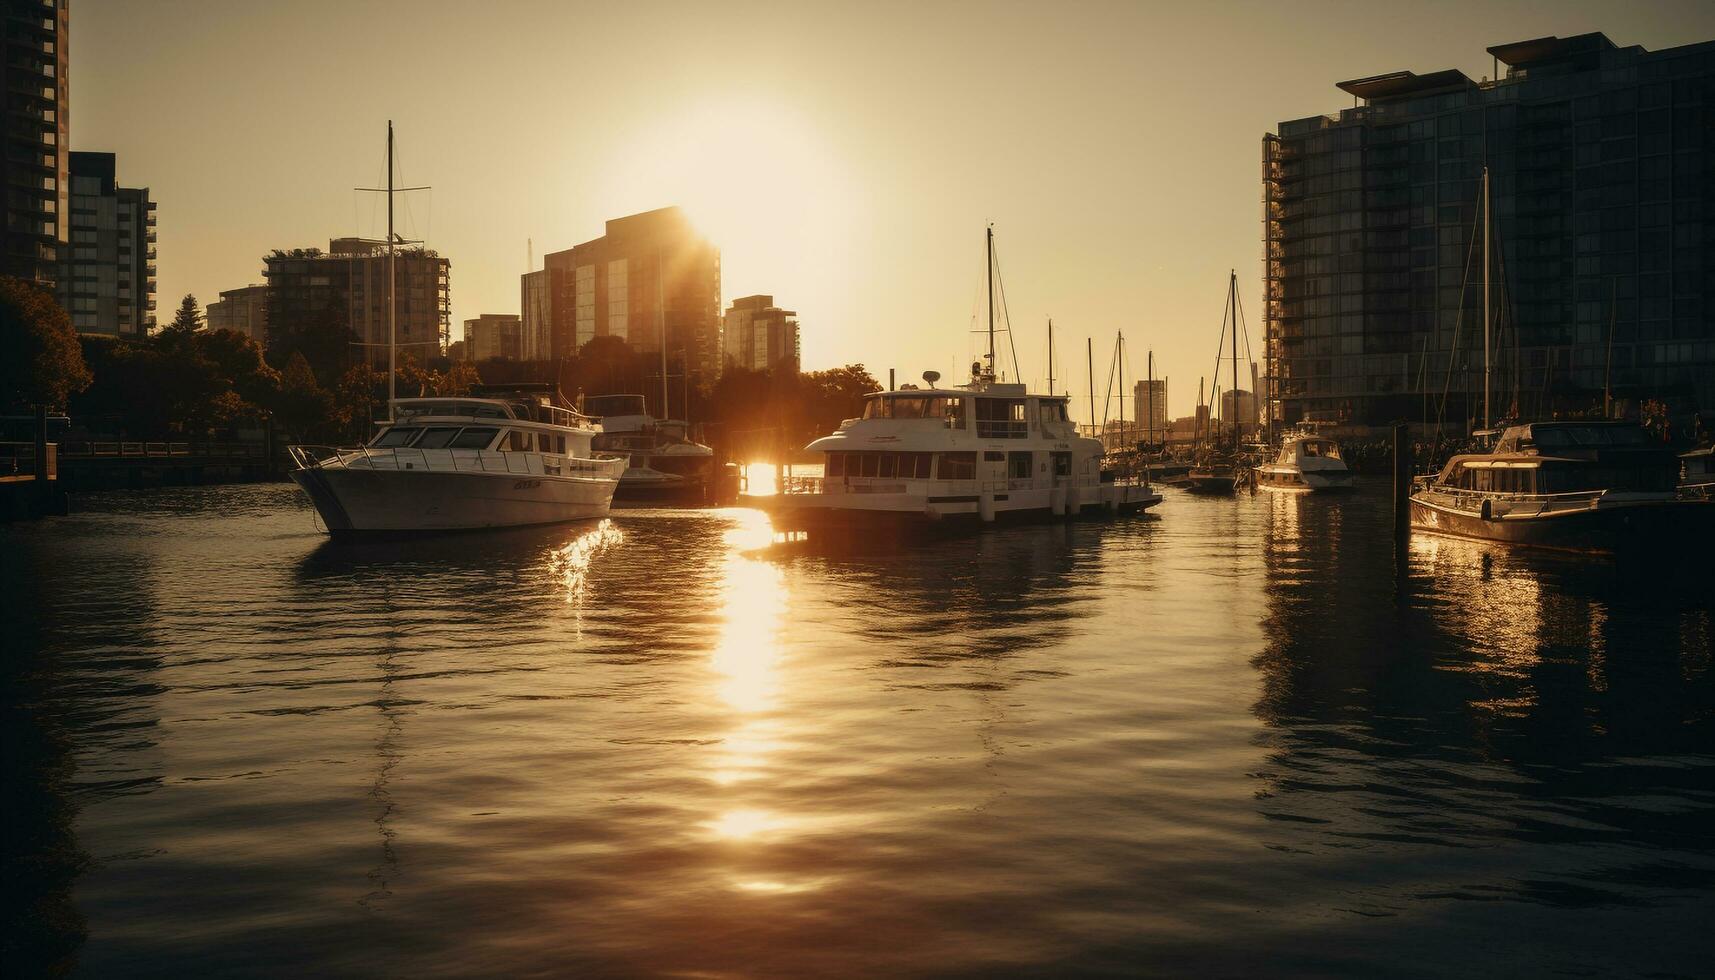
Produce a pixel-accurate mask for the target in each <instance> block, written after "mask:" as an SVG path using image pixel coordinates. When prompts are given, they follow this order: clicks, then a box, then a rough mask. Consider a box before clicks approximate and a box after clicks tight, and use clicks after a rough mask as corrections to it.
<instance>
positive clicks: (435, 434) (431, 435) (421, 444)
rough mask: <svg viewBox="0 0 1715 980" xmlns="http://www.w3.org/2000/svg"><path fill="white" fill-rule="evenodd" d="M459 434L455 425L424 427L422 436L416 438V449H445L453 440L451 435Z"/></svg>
mask: <svg viewBox="0 0 1715 980" xmlns="http://www.w3.org/2000/svg"><path fill="white" fill-rule="evenodd" d="M458 434H459V430H458V429H457V427H451V426H448V427H441V426H437V427H435V428H430V429H424V430H423V438H421V439H418V440H417V448H418V449H445V448H447V445H448V444H449V443H451V442H452V441H453V436H456V435H458Z"/></svg>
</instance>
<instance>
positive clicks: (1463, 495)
mask: <svg viewBox="0 0 1715 980" xmlns="http://www.w3.org/2000/svg"><path fill="white" fill-rule="evenodd" d="M1422 486H1423V488H1424V489H1426V490H1428V491H1430V492H1433V493H1435V494H1437V495H1445V496H1447V497H1450V498H1452V503H1453V506H1454V507H1456V508H1457V509H1459V510H1471V511H1479V510H1482V508H1483V501H1485V500H1487V501H1493V502H1495V503H1503V504H1508V505H1510V506H1509V510H1517V509H1518V507H1517V505H1519V504H1539V505H1540V506H1539V507H1538V508H1537V512H1538V513H1541V512H1542V511H1544V510H1548V509H1550V508H1556V509H1565V508H1569V507H1574V506H1583V507H1595V506H1596V505H1597V502H1598V501H1600V500H1601V499H1602V498H1604V497H1606V496H1608V493H1609V492H1608V491H1607V490H1567V491H1564V492H1562V493H1517V492H1508V491H1499V490H1469V489H1466V488H1465V487H1444V486H1438V485H1436V484H1433V483H1425V484H1422Z"/></svg>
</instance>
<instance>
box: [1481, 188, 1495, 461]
mask: <svg viewBox="0 0 1715 980" xmlns="http://www.w3.org/2000/svg"><path fill="white" fill-rule="evenodd" d="M1492 424H1493V422H1492V421H1491V419H1490V416H1489V168H1488V167H1484V168H1483V428H1484V429H1488V428H1489V426H1490V425H1492Z"/></svg>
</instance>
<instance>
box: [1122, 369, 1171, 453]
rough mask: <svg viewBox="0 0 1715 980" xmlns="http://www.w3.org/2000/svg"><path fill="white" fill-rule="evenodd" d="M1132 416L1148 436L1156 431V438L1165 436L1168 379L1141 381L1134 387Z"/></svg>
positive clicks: (1145, 435)
mask: <svg viewBox="0 0 1715 980" xmlns="http://www.w3.org/2000/svg"><path fill="white" fill-rule="evenodd" d="M1131 417H1132V418H1134V419H1137V420H1138V425H1139V426H1140V427H1141V428H1142V429H1143V431H1144V437H1145V438H1147V437H1148V435H1149V433H1150V432H1152V431H1153V432H1154V433H1155V436H1156V439H1157V440H1160V439H1161V438H1163V433H1165V432H1166V431H1167V379H1166V378H1157V379H1156V380H1154V381H1149V380H1147V379H1145V380H1143V381H1139V382H1138V383H1137V384H1136V385H1134V386H1133V387H1132V416H1131Z"/></svg>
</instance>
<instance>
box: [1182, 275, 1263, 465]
mask: <svg viewBox="0 0 1715 980" xmlns="http://www.w3.org/2000/svg"><path fill="white" fill-rule="evenodd" d="M1221 314H1222V321H1221V343H1222V345H1223V346H1225V345H1226V343H1227V327H1228V324H1231V326H1232V331H1233V333H1232V351H1231V356H1232V362H1233V386H1232V388H1231V389H1230V390H1231V391H1233V392H1235V393H1236V392H1238V390H1239V278H1238V273H1237V272H1229V273H1228V274H1227V303H1226V306H1224V307H1223V308H1222V311H1221ZM1246 343H1249V340H1248V339H1247V340H1246ZM1220 365H1221V352H1220V351H1219V350H1217V351H1216V352H1215V369H1216V371H1215V375H1216V378H1217V379H1219V377H1220ZM1219 391H1220V385H1219V382H1218V380H1217V384H1216V386H1215V389H1214V391H1213V392H1212V393H1211V394H1212V397H1211V398H1210V403H1211V405H1220V404H1222V403H1221V398H1220V394H1219ZM1202 400H1203V390H1202V387H1201V386H1200V385H1199V387H1198V389H1197V401H1198V403H1199V404H1201V403H1202ZM1239 404H1240V401H1239V399H1238V397H1237V396H1236V394H1235V396H1234V398H1233V415H1234V418H1233V420H1232V429H1231V430H1230V431H1222V430H1223V429H1224V428H1225V421H1224V420H1223V421H1221V422H1217V423H1216V424H1215V431H1214V433H1213V436H1214V438H1213V440H1212V442H1213V444H1212V445H1208V446H1205V447H1203V448H1202V449H1201V450H1200V451H1199V452H1198V453H1197V455H1196V458H1195V460H1194V461H1193V462H1192V464H1191V469H1190V470H1189V471H1187V472H1186V474H1185V480H1184V483H1183V486H1184V487H1185V489H1187V490H1189V491H1191V492H1192V493H1200V494H1207V495H1212V496H1213V495H1230V494H1231V493H1233V491H1235V490H1237V489H1238V488H1239V487H1240V486H1241V485H1243V484H1244V482H1245V481H1246V480H1247V479H1249V478H1250V470H1251V463H1250V460H1249V458H1247V457H1246V456H1245V454H1244V453H1243V452H1241V451H1240V446H1239V442H1240V440H1241V439H1242V438H1243V435H1244V420H1243V419H1242V418H1239V417H1238V407H1239ZM1252 421H1253V422H1254V421H1255V420H1254V419H1253V420H1252Z"/></svg>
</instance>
